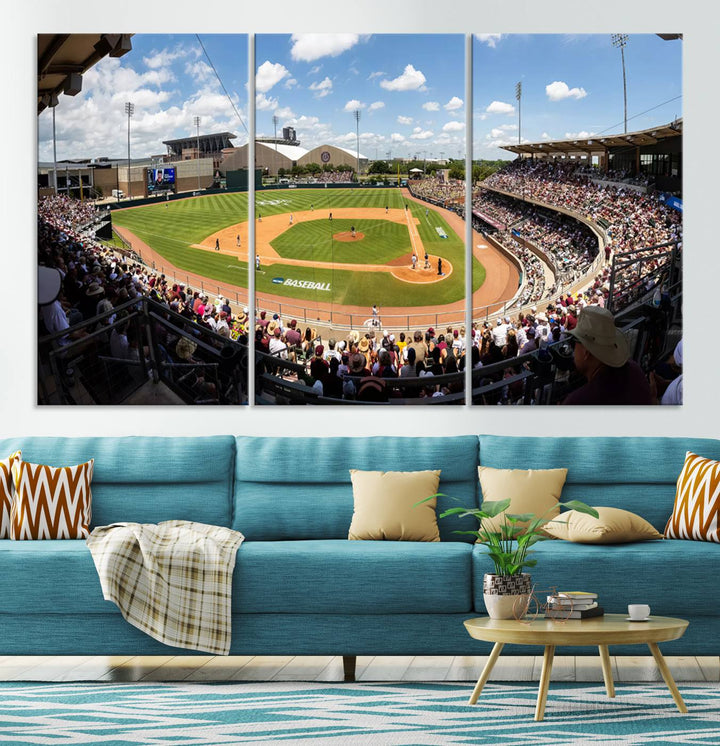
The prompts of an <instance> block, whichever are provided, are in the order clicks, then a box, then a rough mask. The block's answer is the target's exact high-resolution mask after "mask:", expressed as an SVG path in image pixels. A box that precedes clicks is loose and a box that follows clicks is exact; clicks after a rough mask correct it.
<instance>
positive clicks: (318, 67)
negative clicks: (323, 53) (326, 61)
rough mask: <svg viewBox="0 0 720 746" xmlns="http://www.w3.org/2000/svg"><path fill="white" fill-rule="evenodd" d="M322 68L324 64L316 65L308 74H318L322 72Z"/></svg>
mask: <svg viewBox="0 0 720 746" xmlns="http://www.w3.org/2000/svg"><path fill="white" fill-rule="evenodd" d="M320 70H322V65H315V66H314V67H311V68H310V69H309V70H308V72H307V74H308V75H317V74H318V73H319V72H320Z"/></svg>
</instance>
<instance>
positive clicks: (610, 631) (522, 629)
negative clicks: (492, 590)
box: [464, 614, 688, 720]
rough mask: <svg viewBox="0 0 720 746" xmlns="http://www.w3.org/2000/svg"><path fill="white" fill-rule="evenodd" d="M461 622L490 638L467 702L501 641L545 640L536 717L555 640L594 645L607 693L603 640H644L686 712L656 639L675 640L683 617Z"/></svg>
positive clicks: (475, 694) (472, 632)
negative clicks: (633, 620)
mask: <svg viewBox="0 0 720 746" xmlns="http://www.w3.org/2000/svg"><path fill="white" fill-rule="evenodd" d="M464 624H465V627H466V629H467V631H468V632H469V633H470V636H471V637H474V638H475V639H476V640H484V641H486V642H494V643H495V646H494V647H493V649H492V652H491V653H490V657H489V658H488V662H487V663H486V664H485V668H484V669H483V672H482V674H480V678H479V679H478V682H477V684H476V685H475V689H474V690H473V693H472V694H471V695H470V700H469V702H468V704H471V705H474V704H475V703H476V702H477V698H478V697H479V696H480V692H481V691H482V689H483V687H484V686H485V683H486V682H487V680H488V679H489V678H490V673H491V671H492V670H493V666H494V665H495V663H496V662H497V659H498V657H499V655H500V651H501V650H502V649H503V646H504V645H505V643H514V644H516V645H544V646H545V655H544V656H543V666H542V673H541V675H540V688H539V690H538V698H537V705H536V707H535V720H542V719H543V716H544V714H545V702H546V700H547V693H548V685H549V683H550V671H551V670H552V664H553V658H554V656H555V646H556V645H597V646H598V649H599V651H600V663H601V665H602V672H603V679H604V681H605V689H606V691H607V695H608V697H614V696H615V686H614V684H613V680H612V670H611V668H610V654H609V652H608V645H633V644H647V646H648V647H649V648H650V652H651V653H652V654H653V658H655V663H656V664H657V667H658V668H659V669H660V673H661V674H662V677H663V679H664V680H665V683H666V684H667V688H668V689H669V690H670V693H671V694H672V696H673V699H674V700H675V704H676V705H677V708H678V710H680V712H687V707H686V706H685V702H683V698H682V697H681V696H680V692H679V691H678V688H677V686H676V685H675V681H674V680H673V677H672V674H671V673H670V669H669V668H668V666H667V663H666V662H665V659H664V658H663V656H662V653H661V652H660V648H658V643H659V642H667V641H668V640H677V639H678V638H679V637H682V635H683V633H684V632H685V629H686V628H687V626H688V622H686V621H685V620H684V619H673V618H672V617H664V616H651V617H650V618H649V619H648V620H647V621H645V622H629V621H627V618H626V616H625V615H624V614H605V616H601V617H595V618H593V619H568V620H567V621H559V620H557V619H545V618H542V617H538V618H537V619H534V620H532V621H526V620H517V619H502V620H501V619H489V618H487V617H481V618H478V619H468V620H467V621H465V622H464Z"/></svg>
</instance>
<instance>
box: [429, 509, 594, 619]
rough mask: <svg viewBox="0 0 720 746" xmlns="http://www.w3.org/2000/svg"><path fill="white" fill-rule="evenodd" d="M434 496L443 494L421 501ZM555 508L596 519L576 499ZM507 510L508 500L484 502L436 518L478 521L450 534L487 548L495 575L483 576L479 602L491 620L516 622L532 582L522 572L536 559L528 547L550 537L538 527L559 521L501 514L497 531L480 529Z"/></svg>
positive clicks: (524, 610) (525, 609)
mask: <svg viewBox="0 0 720 746" xmlns="http://www.w3.org/2000/svg"><path fill="white" fill-rule="evenodd" d="M438 497H445V495H440V494H438V495H431V496H430V497H428V498H427V499H426V500H422V501H421V502H427V500H432V499H433V498H438ZM453 499H454V498H453ZM558 505H561V506H563V507H565V508H568V509H569V510H577V511H579V512H581V513H587V514H588V515H591V516H593V517H594V518H597V517H598V513H597V511H596V510H595V509H594V508H591V507H590V506H588V505H586V504H585V503H583V502H580V501H579V500H568V501H567V502H560V503H558ZM509 507H510V500H509V499H508V500H497V501H494V502H490V501H485V502H483V503H482V505H481V506H480V507H479V508H463V507H459V508H448V509H447V510H445V511H443V512H442V513H441V514H440V518H445V517H447V516H450V515H454V516H458V517H459V518H465V517H468V516H472V517H473V518H475V519H476V520H477V522H478V528H477V530H475V531H454V532H453V533H456V534H465V535H468V536H475V537H476V543H478V544H484V545H485V546H486V547H487V548H488V554H489V555H490V559H491V560H492V562H493V565H494V566H495V572H494V573H485V575H484V577H483V599H484V601H485V608H486V609H487V612H488V615H489V616H490V618H491V619H512V618H513V617H515V618H518V619H519V618H520V617H522V616H523V615H524V614H525V612H526V611H527V607H528V604H529V601H530V596H531V594H532V579H531V577H530V574H529V573H526V572H523V570H524V569H525V568H530V567H535V565H536V564H537V560H536V559H532V558H531V557H530V555H531V554H532V553H533V552H532V550H531V547H532V546H533V544H537V542H539V541H545V540H546V539H549V538H550V537H549V536H547V535H545V534H544V533H543V532H542V527H543V526H544V525H545V524H546V523H549V522H550V521H556V522H561V519H560V521H558V518H548V517H546V516H547V513H545V514H544V515H541V516H536V515H535V514H534V513H522V514H513V513H504V515H503V522H502V524H501V525H500V530H499V531H491V530H487V529H485V528H483V521H484V520H485V519H486V518H494V517H495V516H497V515H500V513H503V512H504V511H506V510H507V509H508V508H509Z"/></svg>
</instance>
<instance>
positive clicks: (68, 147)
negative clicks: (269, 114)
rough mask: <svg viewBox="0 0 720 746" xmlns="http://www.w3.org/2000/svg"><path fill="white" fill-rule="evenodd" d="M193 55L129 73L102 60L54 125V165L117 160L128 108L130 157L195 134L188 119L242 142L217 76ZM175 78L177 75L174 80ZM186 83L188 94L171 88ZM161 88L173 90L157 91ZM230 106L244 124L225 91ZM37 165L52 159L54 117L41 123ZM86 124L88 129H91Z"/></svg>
mask: <svg viewBox="0 0 720 746" xmlns="http://www.w3.org/2000/svg"><path fill="white" fill-rule="evenodd" d="M197 51H198V50H197V49H196V48H194V47H192V46H180V45H178V46H177V47H174V48H173V49H172V51H171V52H167V51H160V52H153V54H152V55H150V56H148V57H147V58H145V59H138V60H135V62H134V63H133V64H132V66H131V65H130V64H129V63H128V62H127V61H126V59H123V60H121V59H118V58H112V57H107V58H105V59H104V60H101V61H100V62H99V63H98V64H97V65H95V66H94V67H93V68H91V69H90V70H88V71H87V73H85V75H84V76H83V78H84V80H83V91H81V92H80V93H79V94H78V95H77V96H73V97H65V98H64V100H63V102H62V116H61V117H58V118H57V125H56V126H57V146H58V152H57V155H58V158H59V159H65V158H83V157H91V158H92V157H99V156H108V157H117V156H118V154H122V153H126V152H127V151H126V148H127V116H126V115H125V110H124V109H125V102H126V101H132V102H133V103H134V104H135V115H134V117H133V119H132V126H131V135H130V138H131V142H130V144H131V150H132V156H133V157H147V156H149V155H151V154H155V153H160V152H162V151H163V146H162V140H164V139H169V138H176V137H183V136H187V135H188V133H192V134H194V133H195V128H194V126H193V124H192V122H193V117H195V116H198V117H200V122H201V123H200V128H201V129H200V132H201V133H204V132H227V131H232V132H237V133H238V135H239V137H238V138H237V139H236V140H235V141H234V142H235V145H242V144H243V143H244V141H245V140H244V136H243V134H242V132H238V129H239V128H238V120H237V116H236V114H235V112H234V111H233V109H232V106H231V105H230V103H229V102H228V99H227V96H226V95H225V93H224V92H223V91H222V89H221V87H220V84H219V83H218V81H217V78H216V77H215V76H214V75H211V76H206V75H205V72H206V69H205V67H204V66H203V65H198V64H197V63H198V62H199V61H200V60H199V58H198V53H197ZM174 71H175V72H177V75H175V74H174ZM180 76H184V77H183V81H182V82H183V84H184V87H185V88H186V90H185V91H184V92H181V90H180V87H179V86H178V85H177V83H176V82H175V81H177V80H178V79H179V78H180ZM162 81H166V82H170V83H172V85H171V86H166V85H165V84H163V85H161V83H162ZM229 93H230V97H231V99H232V101H233V103H234V105H235V106H236V107H237V108H238V110H239V111H240V115H241V117H243V118H245V117H246V116H247V112H246V111H245V109H244V106H243V102H242V101H241V95H239V94H238V92H237V91H235V90H233V89H230V91H229ZM37 121H38V158H39V159H40V160H41V161H51V160H52V112H51V110H49V109H48V110H46V111H45V112H43V113H42V114H41V115H40V116H39V117H38V120H37ZM88 123H92V126H89V124H88Z"/></svg>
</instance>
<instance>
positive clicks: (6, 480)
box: [0, 451, 22, 539]
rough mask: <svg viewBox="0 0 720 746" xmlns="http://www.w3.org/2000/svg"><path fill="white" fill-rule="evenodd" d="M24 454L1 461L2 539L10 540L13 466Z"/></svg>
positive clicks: (0, 504)
mask: <svg viewBox="0 0 720 746" xmlns="http://www.w3.org/2000/svg"><path fill="white" fill-rule="evenodd" d="M21 456H22V453H21V452H20V451H15V453H13V454H12V455H10V456H8V457H7V458H4V459H3V460H2V461H0V511H2V512H1V513H0V539H9V538H10V512H11V511H12V502H13V493H14V491H15V490H14V487H13V480H12V465H13V461H15V459H19V458H21Z"/></svg>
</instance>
